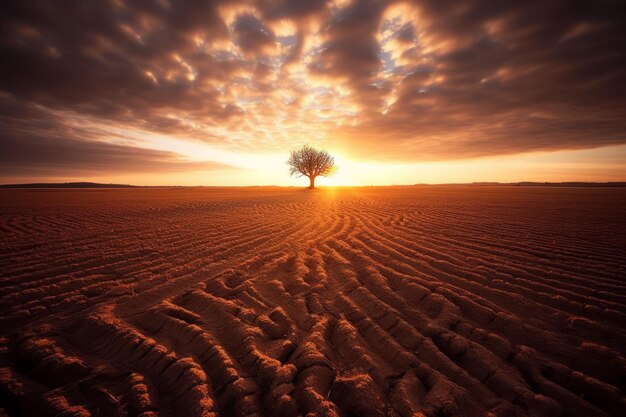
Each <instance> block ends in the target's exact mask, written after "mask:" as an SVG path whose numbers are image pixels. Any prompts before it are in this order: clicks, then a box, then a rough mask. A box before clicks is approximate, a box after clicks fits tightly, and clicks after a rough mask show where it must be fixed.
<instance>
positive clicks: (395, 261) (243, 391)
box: [0, 186, 626, 417]
mask: <svg viewBox="0 0 626 417" xmlns="http://www.w3.org/2000/svg"><path fill="white" fill-rule="evenodd" d="M0 210H1V211H0V312H1V319H0V330H1V332H0V416H2V415H9V416H75V417H82V416H90V415H92V416H142V417H156V416H162V417H166V416H182V417H187V416H189V417H194V416H218V415H219V416H244V415H250V416H252V415H254V416H270V415H272V416H274V415H275V416H298V415H300V416H343V417H353V416H402V417H418V416H503V417H504V416H507V417H508V416H513V417H515V416H584V417H590V416H619V415H622V416H623V415H626V398H625V386H626V360H625V355H626V348H625V347H626V329H625V325H626V285H625V280H626V190H625V189H623V188H614V189H606V188H558V189H557V188H548V187H504V186H502V187H478V186H474V187H462V186H436V187H435V186H430V187H428V186H423V187H419V186H418V187H397V188H395V187H388V188H345V189H335V190H333V189H320V190H316V191H305V190H300V189H296V188H244V189H227V188H225V189H211V188H198V189H194V188H185V189H177V188H175V189H118V190H0Z"/></svg>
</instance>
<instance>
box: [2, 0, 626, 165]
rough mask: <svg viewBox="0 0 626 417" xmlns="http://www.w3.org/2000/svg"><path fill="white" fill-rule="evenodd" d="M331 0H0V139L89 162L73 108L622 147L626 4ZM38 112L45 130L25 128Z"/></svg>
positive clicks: (457, 142)
mask: <svg viewBox="0 0 626 417" xmlns="http://www.w3.org/2000/svg"><path fill="white" fill-rule="evenodd" d="M342 3H344V2H338V3H337V4H335V3H334V2H328V3H326V2H322V1H269V0H261V1H258V2H254V1H242V2H233V1H228V2H226V1H224V2H219V1H215V2H209V1H182V0H162V1H152V2H150V1H139V0H137V1H132V0H126V1H124V0H110V1H78V0H76V1H67V2H63V3H62V4H61V3H57V2H45V1H41V2H26V1H23V2H22V1H7V2H3V3H2V5H1V6H0V8H1V10H0V16H1V17H0V55H1V58H2V59H0V92H2V93H3V95H2V96H0V101H2V102H3V104H2V111H3V114H4V115H5V117H4V119H3V120H4V121H3V125H2V126H3V130H5V131H10V132H12V133H11V134H9V135H7V134H4V133H3V137H2V138H1V139H0V140H1V142H0V146H2V147H3V149H2V150H3V151H4V150H5V148H6V149H13V155H14V158H15V161H16V162H14V163H13V164H12V165H11V166H13V167H14V168H15V169H17V165H16V164H18V165H19V163H20V162H19V161H20V159H19V158H18V156H16V155H17V154H16V153H15V152H16V151H15V149H18V148H19V147H20V145H19V143H20V141H22V142H23V143H25V144H26V143H27V144H28V146H30V147H31V148H32V149H37V148H38V147H41V149H42V152H43V153H46V152H47V153H50V152H51V150H52V148H53V147H54V144H55V143H58V144H59V145H58V149H59V150H60V151H61V150H62V151H63V152H66V153H67V155H68V159H67V160H65V162H63V163H68V164H69V163H70V162H69V158H70V157H71V158H78V155H79V154H80V152H83V151H84V152H91V154H93V155H95V154H96V153H97V152H95V147H97V146H103V144H104V142H102V141H99V139H101V138H95V137H93V138H88V139H84V138H81V136H80V135H72V136H70V137H68V136H66V135H65V131H64V129H66V128H67V125H68V123H62V122H61V121H59V120H54V117H57V118H63V117H65V116H64V115H67V114H72V115H77V116H80V117H84V118H85V120H87V121H98V122H100V123H102V122H104V123H110V124H111V125H112V126H113V125H115V126H121V127H123V128H125V129H138V130H142V131H147V132H159V133H166V134H180V135H184V136H186V137H189V138H194V139H196V140H202V141H206V142H211V143H212V144H214V145H218V146H223V147H224V148H227V149H237V150H246V149H247V150H250V151H275V150H279V149H280V150H284V149H285V148H289V147H290V146H291V142H290V138H289V137H287V136H286V135H285V132H292V131H294V132H296V133H297V134H299V135H303V134H304V135H305V136H306V135H310V136H311V137H316V136H315V135H316V134H317V133H318V132H320V131H323V132H324V133H325V134H326V142H332V141H333V140H334V141H341V142H342V143H341V145H343V147H344V148H348V149H350V151H351V153H353V154H360V156H363V157H366V158H375V157H386V158H390V159H404V160H421V159H442V158H462V157H474V156H483V155H495V154H503V153H516V152H525V151H532V150H559V149H573V148H590V147H597V146H603V145H610V144H623V143H626V126H625V123H624V120H626V99H625V98H624V97H626V53H625V52H624V50H625V48H624V47H623V45H624V44H626V32H625V31H624V30H623V27H624V23H626V22H625V19H624V16H625V15H626V10H625V5H624V4H625V3H624V2H621V1H609V0H605V1H602V0H600V1H583V0H576V1H545V0H542V1H526V2H519V1H512V0H498V1H494V0H489V1H487V0H474V1H468V2H458V1H451V0H422V1H414V2H394V1H373V0H354V1H352V2H347V4H342ZM290 25H291V26H290ZM290 27H291V29H289V28H290ZM285 28H287V29H285ZM288 66H289V67H290V70H289V71H286V70H285V68H287V67H288ZM320 91H321V92H320ZM9 102H10V103H13V104H10V103H9ZM15 103H17V104H15ZM34 105H38V106H41V107H42V108H45V109H48V110H49V113H48V114H49V115H53V116H52V119H50V120H46V121H45V123H50V126H49V128H46V129H43V128H41V129H38V130H37V131H36V132H33V131H32V129H31V128H29V125H28V123H26V121H28V120H30V119H31V117H32V114H30V112H32V111H33V110H32V108H33V106H34ZM54 115H56V116H54ZM278 121H279V122H278ZM54 122H57V123H56V124H54ZM66 122H67V121H66ZM41 123H44V122H43V121H42V122H41ZM60 138H63V139H60ZM320 140H321V139H320ZM67 141H69V142H67ZM81 141H84V142H85V143H84V146H83V145H82V142H81ZM108 145H110V146H113V148H110V149H109V148H107V149H108V150H105V149H100V150H99V153H100V154H102V155H109V156H108V158H109V161H113V160H114V161H118V162H119V164H118V162H115V163H110V164H109V166H110V167H111V166H121V164H123V162H124V161H123V159H122V158H120V157H119V156H114V155H117V153H116V152H117V151H118V148H116V147H115V146H118V145H113V144H108ZM81 146H83V147H82V148H81ZM22 148H25V146H22ZM70 149H74V150H78V149H82V150H81V151H76V152H72V151H71V150H70ZM132 152H134V151H131V153H132ZM154 152H157V151H154ZM149 153H150V152H147V153H146V154H142V155H143V156H142V155H139V154H137V155H136V157H137V158H139V159H140V160H141V158H144V157H145V158H144V159H143V160H145V161H148V160H151V159H152V160H158V161H160V162H159V163H158V164H160V163H163V161H169V162H166V163H165V165H168V164H170V163H171V164H173V165H170V166H174V165H176V164H178V162H176V161H173V160H172V159H171V158H170V157H168V156H164V155H160V154H159V155H157V154H150V155H148V154H149ZM3 154H5V155H6V154H8V153H7V152H3ZM170 156H172V155H170ZM94 158H95V156H94ZM103 158H105V157H104V156H103ZM173 158H174V159H175V156H173ZM53 159H54V158H53ZM78 159H80V158H78ZM44 160H45V158H41V159H40V160H38V163H40V164H41V166H45V165H46V162H45V161H44ZM57 160H59V161H60V159H57ZM103 160H104V159H103ZM5 162H8V161H7V159H6V157H5ZM95 162H96V161H93V160H92V161H89V164H90V165H91V166H98V167H101V168H102V169H105V168H104V165H102V166H100V165H98V164H96V163H95ZM116 164H118V165H116ZM158 164H156V165H158ZM57 165H60V162H59V163H58V164H57ZM105 165H106V164H105ZM139 165H141V164H139ZM139 165H137V166H139ZM148 165H149V164H148V162H146V164H145V166H148ZM156 165H155V166H156ZM6 166H8V165H6ZM30 166H32V164H31V165H30ZM5 169H6V168H5Z"/></svg>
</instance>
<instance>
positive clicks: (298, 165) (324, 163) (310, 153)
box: [287, 145, 335, 189]
mask: <svg viewBox="0 0 626 417" xmlns="http://www.w3.org/2000/svg"><path fill="white" fill-rule="evenodd" d="M287 164H288V165H289V173H290V174H291V175H296V176H298V177H309V181H310V185H309V188H310V189H313V188H315V178H316V177H318V176H320V175H321V176H322V177H325V176H327V175H329V174H331V173H332V172H333V171H334V169H335V158H333V157H332V156H331V155H330V154H329V153H328V152H326V151H325V150H323V149H322V150H321V151H318V150H317V149H314V148H312V147H310V146H309V145H304V146H303V147H302V148H301V149H298V150H297V151H291V155H289V159H288V160H287Z"/></svg>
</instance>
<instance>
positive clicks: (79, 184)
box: [0, 182, 137, 188]
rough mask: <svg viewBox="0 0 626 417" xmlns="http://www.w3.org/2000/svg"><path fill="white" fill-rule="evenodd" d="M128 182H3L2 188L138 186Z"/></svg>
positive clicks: (0, 186)
mask: <svg viewBox="0 0 626 417" xmlns="http://www.w3.org/2000/svg"><path fill="white" fill-rule="evenodd" d="M136 187H137V186H135V185H128V184H100V183H97V182H64V183H46V182H42V183H32V184H2V185H0V188H136Z"/></svg>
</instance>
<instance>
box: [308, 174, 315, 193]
mask: <svg viewBox="0 0 626 417" xmlns="http://www.w3.org/2000/svg"><path fill="white" fill-rule="evenodd" d="M309 181H310V182H311V185H309V188H310V189H311V190H312V189H313V188H315V177H309Z"/></svg>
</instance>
